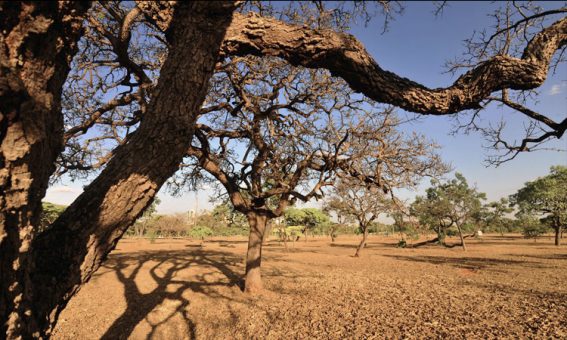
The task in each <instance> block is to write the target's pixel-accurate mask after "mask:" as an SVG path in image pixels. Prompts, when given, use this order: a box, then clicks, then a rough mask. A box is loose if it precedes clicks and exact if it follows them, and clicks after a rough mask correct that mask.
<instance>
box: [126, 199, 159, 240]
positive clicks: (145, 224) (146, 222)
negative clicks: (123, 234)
mask: <svg viewBox="0 0 567 340" xmlns="http://www.w3.org/2000/svg"><path fill="white" fill-rule="evenodd" d="M160 203H161V200H160V199H159V198H158V197H155V198H154V199H153V201H152V203H151V204H150V206H149V207H148V208H147V209H146V210H145V211H144V213H143V214H142V216H140V218H138V220H137V221H136V222H135V223H134V224H133V225H132V226H131V227H130V228H128V231H127V233H128V234H133V235H134V236H136V237H142V236H144V235H145V234H146V233H147V231H148V228H149V227H150V226H151V225H152V223H153V217H154V215H155V213H156V211H157V206H158V205H160Z"/></svg>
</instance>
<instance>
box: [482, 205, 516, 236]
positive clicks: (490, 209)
mask: <svg viewBox="0 0 567 340" xmlns="http://www.w3.org/2000/svg"><path fill="white" fill-rule="evenodd" d="M484 207H485V209H484V212H483V216H482V219H483V220H484V222H485V223H486V226H487V227H489V228H496V229H497V230H499V231H500V235H504V230H506V229H507V227H508V223H509V220H507V219H506V217H505V216H506V214H510V213H511V212H512V211H514V209H513V208H511V207H510V202H509V201H508V199H507V198H505V197H503V198H501V199H500V200H499V201H494V202H490V203H488V204H486V205H485V206H484Z"/></svg>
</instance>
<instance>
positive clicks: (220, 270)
mask: <svg viewBox="0 0 567 340" xmlns="http://www.w3.org/2000/svg"><path fill="white" fill-rule="evenodd" d="M240 260H241V259H240V258H239V257H236V256H234V255H233V254H231V253H225V252H220V251H212V250H208V251H206V252H205V251H202V250H200V249H198V250H195V249H188V250H181V251H170V250H167V251H151V252H138V253H130V254H117V255H114V256H112V257H111V258H110V259H109V260H108V261H107V263H106V264H105V265H104V266H103V267H104V268H105V269H106V271H105V273H107V272H108V271H113V272H114V273H115V274H116V277H117V278H118V280H119V281H120V282H121V283H122V285H123V286H124V297H125V300H126V305H127V306H126V310H125V311H124V312H123V313H122V314H121V315H120V316H119V317H118V318H117V319H116V320H114V322H113V323H112V325H111V326H110V327H109V328H108V329H107V330H106V332H105V333H104V335H103V336H102V337H101V339H127V338H128V337H129V336H130V335H131V334H132V332H133V331H134V329H135V328H136V326H137V325H138V324H139V323H140V322H142V321H143V320H146V321H147V323H148V324H149V325H150V326H151V330H150V332H149V333H148V334H147V336H146V338H147V339H152V338H154V337H155V336H156V331H157V329H158V327H159V326H160V325H162V324H164V323H166V322H167V321H169V320H170V319H171V318H173V317H175V316H176V315H181V316H182V318H183V320H184V322H186V324H187V330H188V333H189V334H187V336H188V337H189V338H190V339H195V338H196V336H197V335H196V333H195V324H194V322H193V321H192V320H191V318H190V316H189V313H188V309H187V307H188V306H189V304H190V301H189V299H187V298H186V297H185V296H184V293H185V292H186V291H187V290H190V291H192V292H194V293H201V294H205V295H207V296H209V297H212V298H222V299H228V300H232V298H231V297H230V296H224V295H221V294H220V293H219V292H218V290H217V289H215V287H222V286H228V287H231V286H239V285H240V284H241V283H240V281H241V278H240V276H239V275H238V274H237V273H235V271H234V269H236V268H235V267H238V266H240V262H241V261H240ZM148 266H149V270H148V269H147V268H148ZM197 267H199V268H200V269H199V270H198V271H199V273H192V272H191V269H193V268H197ZM203 268H206V270H205V271H203V270H202V269H203ZM182 271H183V272H182ZM141 272H145V273H149V277H150V278H151V280H153V284H154V286H155V288H153V289H152V290H151V291H150V292H142V291H141V289H140V287H138V285H137V284H136V279H137V278H138V277H139V275H140V273H141ZM97 274H98V273H97ZM98 275H102V274H98ZM219 275H220V276H221V278H220V279H219ZM187 276H191V277H187ZM166 300H171V301H173V302H174V303H175V304H177V306H176V307H175V309H174V310H172V311H170V312H169V314H168V315H167V316H166V317H165V318H163V319H162V320H161V321H159V322H156V323H153V324H152V322H151V320H149V318H148V317H149V314H150V313H151V312H152V311H153V310H154V309H155V308H156V307H158V306H159V305H161V304H162V303H164V302H165V301H166Z"/></svg>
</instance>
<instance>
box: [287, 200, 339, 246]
mask: <svg viewBox="0 0 567 340" xmlns="http://www.w3.org/2000/svg"><path fill="white" fill-rule="evenodd" d="M284 218H285V222H286V224H287V225H288V226H302V227H303V229H302V230H301V233H302V234H303V235H304V236H305V240H306V241H307V232H308V231H311V232H312V233H313V232H314V230H315V229H316V228H324V227H326V226H327V225H328V224H329V223H330V222H331V219H330V218H329V215H327V214H326V213H325V212H324V211H323V210H321V209H317V208H302V209H298V208H290V209H287V210H286V211H285V213H284Z"/></svg>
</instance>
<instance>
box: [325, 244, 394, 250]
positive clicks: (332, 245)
mask: <svg viewBox="0 0 567 340" xmlns="http://www.w3.org/2000/svg"><path fill="white" fill-rule="evenodd" d="M396 245H397V242H367V243H366V246H365V247H364V249H379V248H395V247H396ZM330 246H331V247H337V248H349V249H353V250H356V248H357V247H358V243H356V244H355V243H331V244H330Z"/></svg>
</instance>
